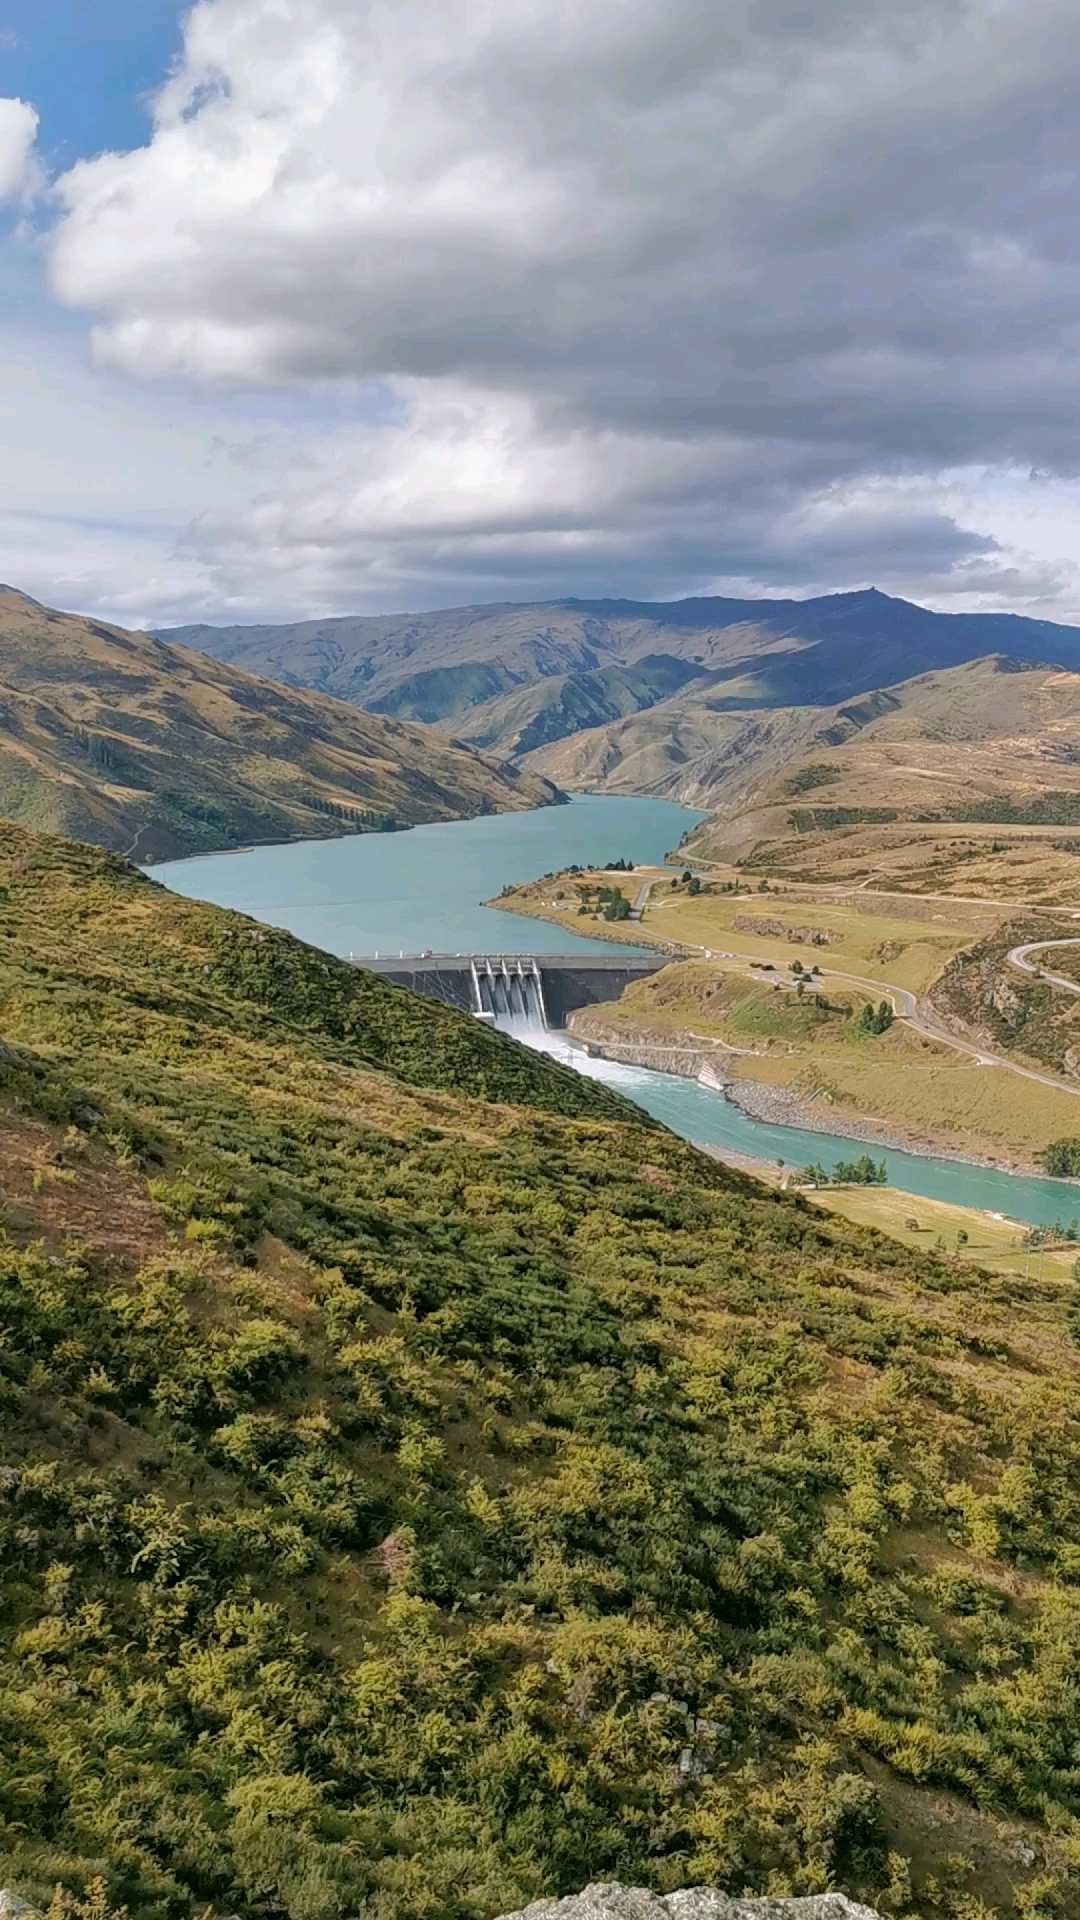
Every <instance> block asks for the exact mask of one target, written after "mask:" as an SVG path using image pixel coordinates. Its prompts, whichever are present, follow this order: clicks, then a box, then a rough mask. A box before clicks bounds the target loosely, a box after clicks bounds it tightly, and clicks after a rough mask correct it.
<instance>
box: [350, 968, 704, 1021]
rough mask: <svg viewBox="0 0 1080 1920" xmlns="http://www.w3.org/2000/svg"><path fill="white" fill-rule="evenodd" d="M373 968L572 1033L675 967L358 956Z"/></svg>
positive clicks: (484, 1011)
mask: <svg viewBox="0 0 1080 1920" xmlns="http://www.w3.org/2000/svg"><path fill="white" fill-rule="evenodd" d="M349 959H350V961H351V963H352V965H353V966H356V967H365V968H367V969H368V970H369V971H370V972H372V973H378V974H381V975H382V977H383V979H384V980H392V981H393V983H394V985H395V986H398V987H408V988H409V989H410V991H411V992H413V993H420V994H423V995H424V996H425V998H426V999H428V1000H441V1001H442V1002H443V1004H444V1005H445V1006H448V1007H457V1008H458V1010H459V1012H461V1013H473V1014H477V1015H479V1016H481V1017H482V1018H484V1019H488V1020H491V1021H493V1022H497V1023H498V1024H500V1025H502V1024H504V1023H505V1024H510V1025H517V1024H519V1023H521V1024H527V1025H530V1026H540V1027H553V1028H561V1027H565V1025H566V1022H567V1018H568V1016H569V1015H570V1014H571V1013H573V1012H574V1011H575V1009H576V1008H578V1007H590V1006H595V1005H596V1004H597V1003H598V1002H601V1001H604V1000H618V999H619V997H620V995H621V994H622V993H624V992H625V990H626V988H627V987H628V986H630V985H631V983H632V982H633V981H635V980H646V979H648V977H649V975H650V974H653V973H659V971H660V969H661V967H666V966H670V964H671V957H670V955H668V954H662V953H658V954H656V955H655V956H649V957H647V958H646V957H639V958H633V957H631V956H630V955H622V954H614V953H613V954H612V955H611V958H610V959H609V958H608V956H607V955H606V954H562V953H541V954H536V955H532V954H520V953H508V954H488V953H414V954H409V953H399V954H395V955H385V954H379V955H377V956H376V957H375V958H371V957H369V956H367V955H364V954H350V955H349Z"/></svg>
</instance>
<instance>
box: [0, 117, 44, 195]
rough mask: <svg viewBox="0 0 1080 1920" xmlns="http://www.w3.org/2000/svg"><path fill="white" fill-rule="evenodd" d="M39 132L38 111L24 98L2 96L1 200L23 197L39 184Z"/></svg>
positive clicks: (0, 143)
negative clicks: (37, 151)
mask: <svg viewBox="0 0 1080 1920" xmlns="http://www.w3.org/2000/svg"><path fill="white" fill-rule="evenodd" d="M37 131H38V116H37V113H36V111H35V109H34V108H33V107H31V106H29V105H28V104H27V102H26V101H25V100H4V99H0V201H4V200H18V199H21V198H23V197H24V196H25V195H27V194H29V193H30V192H31V191H33V190H34V189H35V188H36V187H37V186H38V185H39V183H40V176H39V172H38V166H37V161H36V159H35V156H34V145H35V142H36V140H37Z"/></svg>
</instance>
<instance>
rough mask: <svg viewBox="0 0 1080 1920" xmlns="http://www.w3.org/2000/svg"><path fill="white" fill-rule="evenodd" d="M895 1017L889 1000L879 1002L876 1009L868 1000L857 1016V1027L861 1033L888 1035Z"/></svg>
mask: <svg viewBox="0 0 1080 1920" xmlns="http://www.w3.org/2000/svg"><path fill="white" fill-rule="evenodd" d="M895 1017H896V1016H895V1014H894V1013H893V1010H892V1005H891V1003H890V1002H889V1001H888V1000H879V1001H878V1004H877V1006H876V1007H875V1006H872V1005H871V1003H870V1001H869V1000H867V1001H866V1003H865V1005H864V1006H862V1007H861V1008H860V1009H859V1012H858V1013H857V1014H856V1015H855V1025H856V1026H857V1027H858V1029H859V1032H860V1033H872V1034H881V1033H888V1031H889V1028H890V1027H891V1026H892V1023H893V1020H894V1019H895Z"/></svg>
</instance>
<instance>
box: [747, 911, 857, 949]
mask: <svg viewBox="0 0 1080 1920" xmlns="http://www.w3.org/2000/svg"><path fill="white" fill-rule="evenodd" d="M733 925H734V928H735V931H736V933H757V934H760V935H761V936H762V938H763V939H766V940H786V941H788V943H789V944H790V945H792V946H796V947H829V946H831V945H832V943H833V941H834V940H835V939H836V935H835V933H833V932H831V931H830V929H829V928H828V927H789V926H788V923H787V921H786V920H766V919H764V918H762V916H761V915H760V914H756V913H737V914H736V915H735V919H734V922H733Z"/></svg>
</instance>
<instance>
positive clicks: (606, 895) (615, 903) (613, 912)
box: [578, 885, 630, 920]
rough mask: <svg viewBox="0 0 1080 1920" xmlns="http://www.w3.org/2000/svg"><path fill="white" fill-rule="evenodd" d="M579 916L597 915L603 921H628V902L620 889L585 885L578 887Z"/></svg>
mask: <svg viewBox="0 0 1080 1920" xmlns="http://www.w3.org/2000/svg"><path fill="white" fill-rule="evenodd" d="M578 895H579V898H580V901H581V904H580V906H579V907H578V912H579V913H580V914H594V915H598V916H599V917H600V918H601V919H604V920H629V918H630V902H629V900H628V899H627V897H626V895H625V893H624V892H623V890H622V888H621V887H614V886H600V885H585V886H579V887H578Z"/></svg>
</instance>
